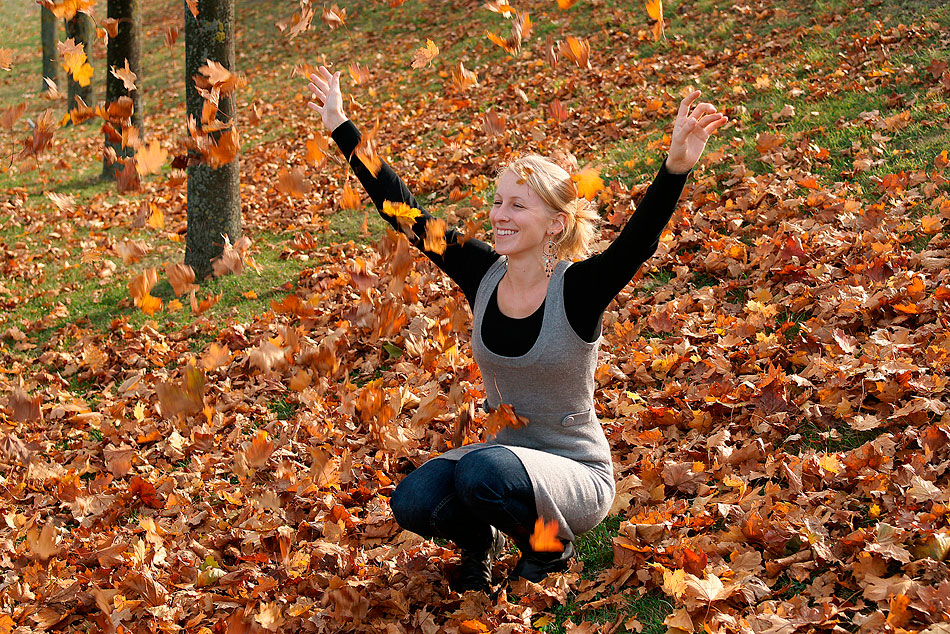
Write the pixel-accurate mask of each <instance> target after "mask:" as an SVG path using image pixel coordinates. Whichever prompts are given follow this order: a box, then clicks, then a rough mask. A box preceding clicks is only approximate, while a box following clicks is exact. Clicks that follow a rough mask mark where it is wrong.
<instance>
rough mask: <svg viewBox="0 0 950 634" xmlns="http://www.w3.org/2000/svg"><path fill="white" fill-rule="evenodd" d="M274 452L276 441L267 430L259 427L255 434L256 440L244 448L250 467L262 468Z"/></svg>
mask: <svg viewBox="0 0 950 634" xmlns="http://www.w3.org/2000/svg"><path fill="white" fill-rule="evenodd" d="M272 453H274V443H273V442H272V441H271V440H270V439H269V438H268V437H267V432H266V431H264V430H263V429H259V430H258V431H257V434H256V435H255V436H254V440H252V441H251V444H250V445H248V446H247V449H245V450H244V458H245V460H247V464H248V466H249V467H251V468H253V469H260V468H261V467H263V466H264V465H265V464H267V460H268V459H269V458H270V455H271V454H272Z"/></svg>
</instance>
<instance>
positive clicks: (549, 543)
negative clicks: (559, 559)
mask: <svg viewBox="0 0 950 634" xmlns="http://www.w3.org/2000/svg"><path fill="white" fill-rule="evenodd" d="M557 532H558V523H557V521H556V520H551V521H550V522H546V521H544V519H543V518H540V517H539V518H538V519H537V521H536V522H535V523H534V532H533V533H531V537H530V538H529V539H528V543H529V544H531V549H532V550H534V551H535V552H539V553H559V552H562V551H563V550H564V544H563V543H561V540H560V539H558V537H557Z"/></svg>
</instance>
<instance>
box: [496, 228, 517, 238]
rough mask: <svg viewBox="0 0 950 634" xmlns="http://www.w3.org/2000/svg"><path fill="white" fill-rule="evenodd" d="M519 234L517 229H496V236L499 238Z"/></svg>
mask: <svg viewBox="0 0 950 634" xmlns="http://www.w3.org/2000/svg"><path fill="white" fill-rule="evenodd" d="M516 233H518V231H517V230H515V229H495V235H496V236H498V237H504V236H513V235H515V234H516Z"/></svg>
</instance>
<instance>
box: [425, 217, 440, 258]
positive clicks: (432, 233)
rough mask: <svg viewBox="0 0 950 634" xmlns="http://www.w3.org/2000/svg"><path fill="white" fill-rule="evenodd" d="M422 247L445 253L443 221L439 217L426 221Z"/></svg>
mask: <svg viewBox="0 0 950 634" xmlns="http://www.w3.org/2000/svg"><path fill="white" fill-rule="evenodd" d="M422 247H423V248H424V249H426V250H427V251H432V252H433V253H438V254H439V255H442V254H443V253H445V247H446V243H445V221H444V220H442V219H441V218H432V219H431V220H429V221H428V222H427V223H426V235H425V237H424V238H423V240H422Z"/></svg>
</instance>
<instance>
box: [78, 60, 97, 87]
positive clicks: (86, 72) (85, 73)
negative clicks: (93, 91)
mask: <svg viewBox="0 0 950 634" xmlns="http://www.w3.org/2000/svg"><path fill="white" fill-rule="evenodd" d="M92 74H93V68H92V65H90V64H83V65H82V66H80V67H79V69H78V70H77V71H76V72H74V73H73V79H75V80H76V83H78V84H79V85H80V86H82V87H83V88H85V87H86V86H88V85H89V84H90V83H92Z"/></svg>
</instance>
